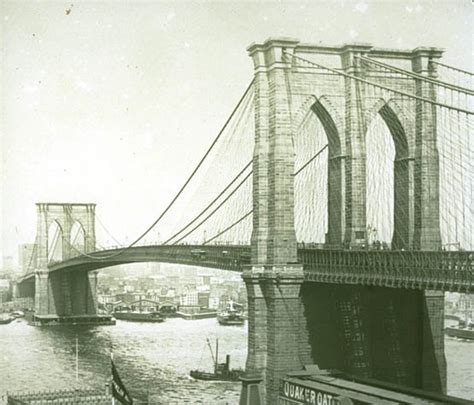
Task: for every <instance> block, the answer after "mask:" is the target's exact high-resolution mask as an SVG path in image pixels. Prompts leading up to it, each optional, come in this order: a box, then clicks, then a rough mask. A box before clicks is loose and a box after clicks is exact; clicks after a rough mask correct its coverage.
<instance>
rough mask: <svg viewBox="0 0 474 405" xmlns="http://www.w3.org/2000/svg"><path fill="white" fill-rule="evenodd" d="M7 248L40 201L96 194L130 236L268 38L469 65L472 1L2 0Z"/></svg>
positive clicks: (220, 118) (114, 226) (13, 247)
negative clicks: (419, 52) (251, 50)
mask: <svg viewBox="0 0 474 405" xmlns="http://www.w3.org/2000/svg"><path fill="white" fill-rule="evenodd" d="M0 7H1V9H0V21H1V47H2V48H1V86H2V88H1V97H0V102H1V116H0V119H1V123H0V125H1V126H0V129H1V160H0V164H1V166H0V170H1V199H0V203H1V216H0V220H1V224H0V226H1V235H0V236H1V238H2V243H1V249H2V252H1V254H2V255H12V256H15V258H16V256H17V245H18V244H20V243H26V242H33V240H34V236H35V233H36V211H35V203H36V202H39V201H60V202H95V203H97V204H98V208H97V210H98V214H99V215H100V219H101V220H102V221H103V222H104V223H106V225H107V226H108V228H109V229H110V231H112V233H113V234H114V235H116V237H117V238H118V239H120V240H123V241H125V240H126V238H128V240H129V241H130V240H132V239H134V238H135V237H136V236H137V235H138V234H139V233H141V231H143V229H144V228H146V227H147V226H148V225H149V224H150V223H151V222H152V221H153V220H154V219H155V217H156V215H157V214H158V213H159V212H160V210H161V209H162V208H163V206H164V205H165V204H166V203H167V202H168V201H169V199H170V198H171V197H172V195H173V193H174V192H176V190H177V188H178V187H179V185H180V183H181V182H182V181H183V180H184V177H185V176H187V175H188V174H189V172H190V169H191V167H192V166H193V165H194V164H195V163H196V162H197V161H198V159H199V158H200V156H201V155H202V153H203V151H204V149H206V148H207V147H208V145H209V143H210V142H211V140H212V139H213V138H214V137H215V135H216V134H217V131H218V130H219V128H220V127H221V126H222V124H223V122H224V121H225V119H226V118H227V116H228V115H229V113H230V112H231V110H232V108H233V107H234V105H235V104H236V102H237V101H238V99H239V97H240V95H241V93H242V92H243V91H244V89H245V87H246V86H247V84H248V83H249V81H250V80H251V79H252V75H253V67H252V63H251V60H250V59H249V57H248V56H247V53H246V47H247V46H248V45H249V44H250V43H252V42H263V41H264V40H265V39H266V38H267V37H270V36H271V37H275V36H286V37H294V38H298V39H300V40H301V41H303V42H314V43H328V44H343V43H348V42H369V43H373V44H374V45H376V46H381V47H397V48H408V49H410V48H415V47H417V46H438V47H443V48H445V49H446V53H445V59H444V60H445V62H446V63H449V64H454V65H457V66H459V67H464V68H467V69H470V70H472V63H473V61H472V50H473V46H472V34H473V32H472V26H473V23H474V21H473V8H472V5H471V1H470V0H459V1H457V0H451V1H444V2H439V1H432V0H429V1H409V0H391V1H390V0H387V1H377V2H374V1H364V0H361V1H342V0H341V1H336V0H335V1H328V2H317V1H311V2H302V1H295V2H263V1H262V2H257V1H251V2H237V1H228V2H224V1H220V2H198V1H187V2H184V1H181V2H176V1H173V2H163V1H74V2H72V3H71V2H63V1H41V2H40V1H10V0H3V1H1V2H0Z"/></svg>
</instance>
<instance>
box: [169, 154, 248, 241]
mask: <svg viewBox="0 0 474 405" xmlns="http://www.w3.org/2000/svg"><path fill="white" fill-rule="evenodd" d="M252 162H253V160H250V162H248V163H247V164H246V165H245V167H244V168H243V169H242V170H241V171H240V172H239V173H238V174H237V175H236V176H235V177H234V178H233V179H232V180H231V182H230V183H229V184H227V186H225V187H224V189H223V190H222V191H221V192H220V193H219V194H218V195H217V196H216V197H215V198H214V199H213V200H212V201H211V202H210V203H209V204H208V205H207V206H206V207H205V208H204V209H203V210H202V211H201V212H200V213H199V214H197V215H196V216H195V217H194V218H193V219H192V220H191V221H190V222H188V224H187V225H185V226H184V227H183V228H181V229H180V230H179V231H178V232H176V233H175V234H174V235H173V236H171V237H170V238H168V239H167V240H166V241H165V242H163V243H162V244H163V245H166V244H167V243H169V242H170V241H172V240H173V239H174V238H175V237H176V236H178V235H179V234H180V233H182V232H184V231H185V230H186V229H188V228H189V227H190V226H191V225H192V224H193V223H194V222H196V221H197V220H198V219H199V218H200V217H201V216H202V215H203V214H204V213H205V212H206V211H207V210H208V209H209V208H210V207H211V206H212V205H213V204H214V203H215V202H216V201H217V200H218V199H219V198H220V197H221V196H222V195H223V194H224V193H225V192H226V191H227V190H228V189H229V188H230V187H232V185H233V184H234V183H235V182H236V181H237V179H238V178H239V177H240V176H241V175H242V173H244V172H245V170H247V168H248V167H249V166H250V165H251V164H252ZM250 173H252V171H250ZM250 173H249V175H250ZM249 175H248V176H249ZM248 176H247V177H246V179H247V178H248ZM237 189H238V188H236V189H235V190H234V191H233V192H232V194H233V193H234V192H235V191H237ZM232 194H231V195H232ZM187 235H188V234H186V235H185V236H184V237H186V236H187ZM181 239H182V238H181ZM181 239H180V240H181ZM180 240H179V241H180ZM179 241H178V242H179ZM176 243H177V242H175V243H173V244H176Z"/></svg>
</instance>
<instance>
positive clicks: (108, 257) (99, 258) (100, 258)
mask: <svg viewBox="0 0 474 405" xmlns="http://www.w3.org/2000/svg"><path fill="white" fill-rule="evenodd" d="M253 83H254V80H253V79H252V81H251V82H250V84H249V85H248V86H247V88H246V90H245V92H244V94H243V95H242V97H241V98H240V100H239V102H238V103H237V105H236V106H235V108H234V109H233V110H232V113H231V114H230V116H229V117H228V118H227V120H226V122H225V123H224V125H223V127H222V128H221V130H220V131H219V133H218V134H217V136H216V137H215V139H214V140H213V142H212V143H211V146H209V148H208V149H207V151H206V153H205V154H204V156H203V157H202V158H201V160H200V161H199V163H198V164H197V166H196V167H195V168H194V170H193V171H192V173H191V174H190V175H189V177H188V178H187V180H186V181H185V182H184V184H183V185H182V186H181V188H180V189H179V191H178V192H177V193H176V195H175V196H174V198H173V199H172V200H171V202H170V203H169V204H168V206H167V207H166V208H165V209H164V210H163V211H162V212H161V214H160V215H159V216H158V218H157V219H156V220H155V221H154V222H153V223H152V224H151V225H150V226H149V227H148V228H147V229H146V230H145V232H143V233H142V234H141V235H140V236H139V237H138V238H137V239H135V240H134V241H133V242H132V243H131V244H130V245H128V246H127V247H124V248H123V249H121V250H120V251H118V252H116V253H114V254H112V255H108V256H102V257H96V256H92V255H89V254H87V253H82V255H83V256H86V257H88V258H90V259H94V260H106V259H111V258H113V257H117V256H119V255H122V254H123V253H125V252H126V251H127V250H128V249H130V248H132V247H133V246H135V245H136V244H137V243H138V242H139V241H140V240H141V239H142V238H143V237H144V236H145V235H147V234H148V233H149V232H150V231H151V230H152V229H153V228H154V227H155V226H156V225H157V224H158V223H159V222H160V221H161V219H162V218H163V217H164V216H165V215H166V213H167V212H168V211H169V210H170V208H171V207H172V206H173V205H174V203H175V202H176V200H177V199H178V198H179V196H180V195H181V194H182V193H183V191H184V189H185V188H186V187H187V186H188V184H189V182H190V181H191V180H192V179H193V177H194V175H195V174H196V173H197V171H198V170H199V168H200V167H201V166H202V164H203V163H204V161H205V160H206V158H207V156H208V155H209V153H211V151H212V149H213V148H214V146H215V145H216V143H217V141H218V140H219V139H220V137H221V135H222V134H223V133H224V131H225V129H226V128H227V126H228V125H229V123H230V121H231V120H232V118H233V117H234V115H235V113H236V112H237V111H238V109H239V107H240V106H241V105H242V103H243V101H244V100H245V98H246V97H247V95H248V94H249V93H250V91H251V89H252V88H253Z"/></svg>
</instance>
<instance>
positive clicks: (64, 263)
mask: <svg viewBox="0 0 474 405" xmlns="http://www.w3.org/2000/svg"><path fill="white" fill-rule="evenodd" d="M248 53H249V55H250V57H251V58H252V60H253V63H254V78H253V80H252V81H251V82H250V84H249V86H248V88H247V89H246V90H245V92H244V93H243V95H242V98H241V99H240V101H239V103H238V104H237V106H236V107H235V109H234V110H233V111H232V113H231V114H230V116H229V118H228V120H227V121H226V122H225V124H224V125H223V127H222V129H221V130H220V132H219V133H218V134H217V136H216V137H215V139H214V141H213V142H212V144H211V145H210V147H209V148H208V149H207V151H206V153H205V155H204V156H203V157H202V159H201V160H200V161H199V163H198V165H197V166H196V167H194V168H193V170H192V172H191V174H190V175H189V177H188V179H187V180H186V181H185V182H184V184H183V185H182V187H181V189H180V190H179V191H178V192H177V194H176V195H175V196H174V198H173V199H172V201H170V203H169V205H168V206H167V207H166V209H165V210H164V211H163V212H161V213H160V215H159V216H158V217H157V218H156V219H154V220H153V222H152V223H151V225H150V227H149V228H148V229H147V230H145V231H144V232H143V233H142V234H141V235H140V236H139V237H137V238H136V239H135V240H134V241H133V242H132V243H129V244H128V245H126V246H115V247H104V246H101V245H100V244H99V242H98V241H97V240H96V226H99V225H100V226H104V225H103V224H102V222H99V221H97V219H98V218H97V216H96V212H95V208H96V206H95V204H93V203H83V204H79V203H58V202H42V203H37V204H36V209H37V233H36V240H35V247H34V250H33V254H32V257H31V260H30V264H29V266H28V270H27V272H26V273H25V274H24V275H23V276H22V278H21V279H20V280H18V284H17V288H16V290H17V291H16V293H17V294H18V296H31V297H34V301H35V319H36V320H37V321H38V322H42V321H45V320H51V319H53V320H58V321H60V322H66V321H71V320H74V319H75V318H77V319H79V318H81V317H82V318H84V317H85V316H87V317H88V318H94V317H99V315H98V311H97V298H96V287H97V272H98V270H100V269H105V268H108V267H111V266H114V265H118V264H124V263H138V262H153V261H155V262H166V263H177V264H184V265H193V266H203V267H211V268H216V269H222V270H228V271H236V272H241V273H242V277H243V280H244V282H245V284H246V287H247V294H248V303H249V304H248V305H249V307H248V310H249V319H248V356H247V363H246V373H245V377H244V378H243V379H242V381H243V387H242V395H241V404H254V403H255V404H256V403H267V404H275V403H277V398H278V393H279V390H280V386H281V381H282V379H283V378H284V377H285V375H286V374H287V373H288V372H291V371H295V370H301V369H302V368H303V366H305V365H310V364H317V365H318V366H319V367H320V368H322V369H338V370H341V371H343V372H346V373H349V374H351V375H355V376H358V377H361V378H376V379H378V380H382V381H385V382H389V383H393V384H398V385H401V386H408V387H412V388H416V389H421V390H426V391H433V392H439V393H445V392H446V361H445V355H444V338H443V320H444V292H446V291H451V292H464V293H472V292H473V291H474V274H473V271H474V265H473V258H474V252H473V239H472V238H473V234H474V232H473V207H474V201H473V194H472V176H473V167H472V164H473V162H474V149H473V146H472V141H471V140H470V138H471V137H472V130H473V114H474V110H473V95H474V90H473V87H472V77H473V74H472V73H470V72H466V71H463V70H460V69H458V68H456V67H453V66H449V65H446V64H444V63H442V55H443V51H442V50H441V49H437V48H416V49H413V50H400V49H384V48H377V47H374V46H372V45H368V44H357V43H356V44H348V45H344V46H337V47H336V46H324V45H314V44H306V43H302V42H299V41H297V40H293V39H286V38H276V39H268V40H267V41H266V42H265V43H263V44H253V45H251V46H250V47H249V48H248ZM183 164H184V162H183ZM109 186H110V187H115V185H114V184H113V183H111V184H110V185H109ZM117 187H118V186H117ZM164 224H174V229H175V231H174V232H171V233H170V234H169V235H168V236H167V239H166V240H164V241H160V242H159V243H158V242H155V243H150V242H149V241H148V242H147V236H150V235H151V233H152V232H154V230H156V229H159V228H160V227H161V226H164ZM104 227H105V226H104ZM453 247H454V248H453Z"/></svg>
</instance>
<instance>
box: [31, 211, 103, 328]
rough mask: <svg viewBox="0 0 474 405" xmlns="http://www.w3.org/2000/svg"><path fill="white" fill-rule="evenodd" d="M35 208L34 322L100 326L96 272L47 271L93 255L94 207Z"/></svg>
mask: <svg viewBox="0 0 474 405" xmlns="http://www.w3.org/2000/svg"><path fill="white" fill-rule="evenodd" d="M36 206H37V234H36V249H37V252H36V256H35V263H34V268H35V278H34V294H33V295H34V298H35V321H37V322H38V323H40V324H47V323H55V322H59V323H74V322H79V319H84V320H86V322H87V323H89V322H92V323H96V322H99V323H100V321H102V318H103V317H101V316H99V315H98V314H97V271H88V269H84V268H80V267H78V268H74V269H71V270H69V271H51V270H50V266H51V264H54V263H57V262H60V261H64V260H68V259H71V258H72V257H74V256H77V255H80V254H81V253H84V252H85V253H87V252H93V251H95V244H96V241H95V204H76V203H74V204H69V203H65V204H62V203H38V204H36ZM30 293H31V292H30ZM109 318H110V317H109Z"/></svg>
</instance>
